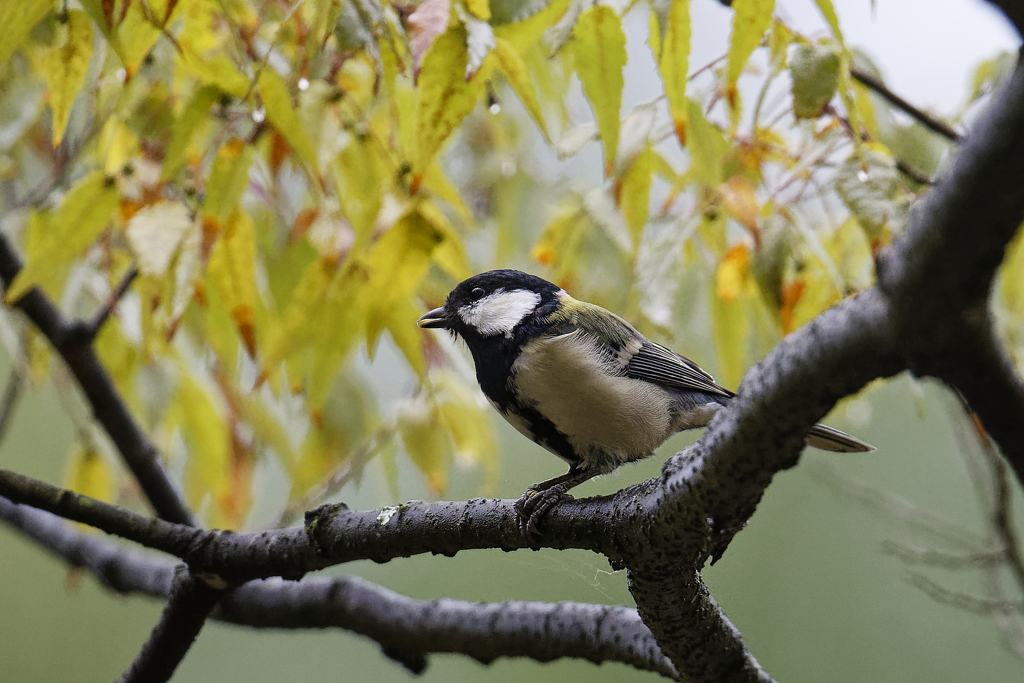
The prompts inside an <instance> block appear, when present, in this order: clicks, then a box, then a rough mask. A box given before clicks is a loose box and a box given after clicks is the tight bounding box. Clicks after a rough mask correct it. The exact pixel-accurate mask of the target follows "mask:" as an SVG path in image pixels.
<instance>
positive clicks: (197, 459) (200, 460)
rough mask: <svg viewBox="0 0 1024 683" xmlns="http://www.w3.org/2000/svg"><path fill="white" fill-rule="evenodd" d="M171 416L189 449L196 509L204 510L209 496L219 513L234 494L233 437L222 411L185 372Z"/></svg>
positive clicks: (188, 488) (189, 490)
mask: <svg viewBox="0 0 1024 683" xmlns="http://www.w3.org/2000/svg"><path fill="white" fill-rule="evenodd" d="M170 414H171V415H172V416H176V417H177V418H178V419H177V421H178V422H180V424H181V432H182V433H181V436H182V439H183V440H184V442H185V445H186V446H187V448H188V459H187V460H186V461H185V493H186V495H187V496H188V500H189V504H190V505H191V506H192V508H193V509H200V508H201V507H202V506H203V502H204V499H205V498H206V497H207V496H211V497H212V501H213V503H214V506H215V507H214V509H215V511H219V510H220V508H221V501H224V500H227V499H229V498H230V497H231V494H232V489H233V487H232V483H233V482H232V476H231V475H232V467H231V434H230V432H229V431H228V425H227V424H226V422H225V421H224V418H223V417H222V409H221V407H220V406H218V405H217V403H216V402H215V401H214V400H213V398H212V397H211V396H210V393H209V391H208V390H207V389H205V388H204V387H203V386H201V385H200V384H199V383H198V382H197V381H196V380H195V379H193V377H192V375H191V373H190V372H189V371H187V370H184V369H183V370H182V372H181V377H180V380H179V383H178V395H177V399H176V400H175V402H174V406H173V407H172V409H171V411H170Z"/></svg>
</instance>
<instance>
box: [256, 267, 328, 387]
mask: <svg viewBox="0 0 1024 683" xmlns="http://www.w3.org/2000/svg"><path fill="white" fill-rule="evenodd" d="M337 272H338V269H337V266H336V265H335V263H334V261H333V260H330V259H322V258H318V259H316V260H314V261H313V262H312V263H310V264H309V266H308V267H307V268H306V271H305V272H304V273H303V275H302V279H301V280H299V283H298V284H297V285H295V291H294V292H293V293H292V295H291V298H290V300H289V302H288V308H287V310H286V311H285V314H284V317H283V321H282V323H281V324H280V325H278V326H277V327H276V328H275V329H274V330H272V331H271V333H270V336H269V338H268V340H267V344H266V349H265V351H264V354H263V368H262V375H263V376H270V375H271V374H272V373H273V372H274V369H275V368H274V366H276V365H277V364H278V363H280V362H281V361H282V360H283V359H284V358H285V357H286V356H289V355H290V354H291V353H292V352H293V351H294V350H295V349H297V348H299V347H300V346H302V345H304V344H306V343H308V341H309V339H310V338H312V337H313V335H314V334H316V333H317V331H318V330H320V329H321V328H322V327H323V318H320V317H318V316H322V315H323V314H324V313H325V305H326V301H325V299H326V297H327V294H328V287H329V285H330V284H331V282H332V280H333V279H334V276H335V274H336V273H337ZM293 380H294V378H293Z"/></svg>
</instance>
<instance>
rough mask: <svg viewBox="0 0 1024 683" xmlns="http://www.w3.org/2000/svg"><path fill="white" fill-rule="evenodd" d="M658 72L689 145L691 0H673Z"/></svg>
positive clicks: (682, 138) (680, 134)
mask: <svg viewBox="0 0 1024 683" xmlns="http://www.w3.org/2000/svg"><path fill="white" fill-rule="evenodd" d="M655 57H656V58H657V59H658V71H660V72H661V80H662V81H663V82H664V84H665V98H666V99H667V100H668V111H669V114H670V115H671V116H672V124H673V126H674V127H675V131H676V137H678V138H679V144H681V145H684V146H685V145H686V114H687V110H688V109H689V106H688V105H687V100H686V81H687V78H688V76H687V72H688V70H689V68H690V0H672V5H671V6H670V7H669V10H668V21H667V22H666V26H665V37H664V39H663V40H662V41H661V54H660V55H655Z"/></svg>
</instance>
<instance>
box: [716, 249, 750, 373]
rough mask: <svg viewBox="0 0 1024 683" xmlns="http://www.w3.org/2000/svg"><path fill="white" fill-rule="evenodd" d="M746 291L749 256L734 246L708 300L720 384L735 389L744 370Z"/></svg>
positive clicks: (748, 327)
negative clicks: (719, 367)
mask: <svg viewBox="0 0 1024 683" xmlns="http://www.w3.org/2000/svg"><path fill="white" fill-rule="evenodd" d="M749 287H750V255H749V253H748V250H747V247H746V245H743V244H738V245H736V246H735V247H733V248H732V249H730V250H729V251H727V252H726V253H725V256H724V257H723V258H722V261H721V263H720V264H719V266H718V271H717V272H716V274H715V290H714V295H713V296H712V297H711V323H712V332H713V336H714V340H715V348H716V349H717V351H718V360H719V364H720V366H721V375H722V380H723V382H722V383H723V384H724V385H725V386H727V387H735V386H737V385H738V384H739V382H740V379H741V378H742V376H743V371H744V369H745V368H746V348H747V337H748V335H749V333H750V322H749V320H748V315H747V308H748V307H747V305H746V304H747V300H748V299H749V297H748V296H747V293H748V291H749Z"/></svg>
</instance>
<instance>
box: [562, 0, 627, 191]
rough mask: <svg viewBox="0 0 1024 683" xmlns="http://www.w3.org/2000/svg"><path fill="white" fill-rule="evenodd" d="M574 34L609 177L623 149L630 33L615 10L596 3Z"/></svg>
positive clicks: (576, 54) (577, 61)
mask: <svg viewBox="0 0 1024 683" xmlns="http://www.w3.org/2000/svg"><path fill="white" fill-rule="evenodd" d="M572 36H573V38H572V39H573V44H572V50H573V64H574V65H575V69H576V74H577V75H578V76H579V77H580V82H581V83H582V84H583V92H584V93H585V94H586V96H587V99H588V100H590V106H591V108H592V109H593V110H594V117H595V118H596V119H597V127H598V130H600V132H601V142H602V144H603V145H604V160H605V161H604V174H605V175H606V176H609V175H611V173H612V169H613V168H614V167H615V155H616V154H617V152H618V148H619V111H620V110H621V109H622V85H623V81H622V69H623V67H625V65H626V35H625V34H624V33H623V32H622V21H621V20H620V19H619V15H617V14H616V13H615V10H613V9H612V8H611V7H608V6H607V5H593V6H592V7H590V8H589V9H587V10H585V11H584V12H583V13H582V14H580V18H579V21H577V22H576V28H574V29H573V33H572Z"/></svg>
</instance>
